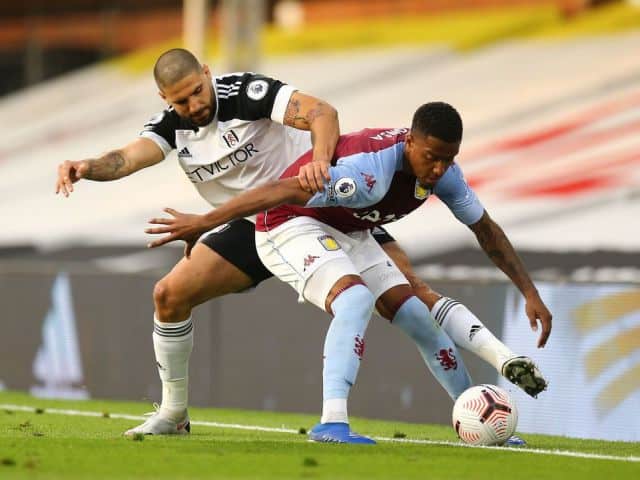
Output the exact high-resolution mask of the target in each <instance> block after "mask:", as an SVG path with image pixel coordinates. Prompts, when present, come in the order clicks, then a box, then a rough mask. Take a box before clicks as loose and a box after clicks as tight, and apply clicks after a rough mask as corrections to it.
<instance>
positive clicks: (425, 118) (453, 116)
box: [411, 102, 462, 143]
mask: <svg viewBox="0 0 640 480" xmlns="http://www.w3.org/2000/svg"><path fill="white" fill-rule="evenodd" d="M411 131H413V132H416V133H419V134H422V135H424V136H425V137H426V136H428V135H431V136H432V137H436V138H437V139H439V140H442V141H444V142H448V143H455V142H460V141H461V140H462V118H461V117H460V114H459V113H458V111H457V110H456V109H455V108H453V107H452V106H451V105H449V104H448V103H445V102H429V103H425V104H424V105H422V106H421V107H420V108H418V110H416V113H414V114H413V121H412V122H411Z"/></svg>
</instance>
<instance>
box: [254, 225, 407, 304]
mask: <svg viewBox="0 0 640 480" xmlns="http://www.w3.org/2000/svg"><path fill="white" fill-rule="evenodd" d="M256 249H257V251H258V255H259V257H260V260H261V261H262V263H263V264H264V265H265V267H267V268H268V269H269V270H270V271H271V272H272V273H273V274H274V275H275V276H276V277H278V278H279V279H280V280H282V281H283V282H286V283H288V284H289V285H291V286H292V287H293V288H294V289H295V290H296V291H297V292H298V295H299V299H298V300H299V301H302V300H303V299H304V300H307V301H308V302H310V303H313V304H314V305H316V306H317V307H319V308H321V309H323V310H324V309H325V308H324V307H325V300H326V298H327V295H328V294H329V291H330V290H331V288H332V287H333V285H334V284H335V283H336V282H337V281H338V280H339V279H340V278H341V277H343V276H345V275H359V276H361V277H362V279H363V280H364V282H365V284H366V285H367V287H368V288H369V290H370V291H371V292H372V293H373V295H374V298H375V299H376V300H377V299H378V297H380V295H382V294H383V293H384V292H386V291H387V290H389V289H390V288H392V287H395V286H397V285H406V284H408V283H409V282H408V280H407V279H406V278H405V276H404V275H403V274H402V272H401V271H400V270H399V269H398V267H396V265H395V264H394V263H393V261H392V260H391V258H389V256H388V255H387V254H386V253H385V251H384V250H383V249H382V247H380V245H379V244H378V242H376V241H375V239H374V238H373V236H372V235H371V233H370V232H369V230H363V231H358V232H352V233H349V234H345V233H342V232H340V231H339V230H336V229H335V228H333V227H330V226H329V225H326V224H324V223H322V222H320V221H318V220H316V219H314V218H310V217H296V218H294V219H292V220H289V221H287V222H285V223H283V224H282V225H279V226H278V227H276V228H274V229H273V230H270V231H269V232H256Z"/></svg>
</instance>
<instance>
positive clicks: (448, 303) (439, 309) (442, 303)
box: [431, 297, 464, 326]
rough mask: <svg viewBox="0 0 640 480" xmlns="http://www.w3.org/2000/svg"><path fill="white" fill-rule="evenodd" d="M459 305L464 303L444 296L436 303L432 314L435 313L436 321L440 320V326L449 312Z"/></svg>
mask: <svg viewBox="0 0 640 480" xmlns="http://www.w3.org/2000/svg"><path fill="white" fill-rule="evenodd" d="M458 305H462V304H461V303H460V302H458V301H457V300H454V299H452V298H449V297H442V298H441V299H440V300H438V301H437V302H436V303H435V305H434V306H433V308H432V309H431V315H433V318H435V319H436V322H438V324H439V325H440V326H443V324H444V323H445V320H446V318H447V315H448V314H449V312H451V310H453V309H454V308H455V307H457V306H458ZM462 306H464V305H462Z"/></svg>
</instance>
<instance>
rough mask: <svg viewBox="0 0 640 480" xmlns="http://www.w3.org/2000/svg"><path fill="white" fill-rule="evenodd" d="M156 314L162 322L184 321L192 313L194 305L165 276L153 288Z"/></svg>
mask: <svg viewBox="0 0 640 480" xmlns="http://www.w3.org/2000/svg"><path fill="white" fill-rule="evenodd" d="M153 303H154V306H155V309H156V316H157V318H158V320H160V321H161V322H182V321H183V320H186V319H187V318H189V315H191V309H192V305H190V304H189V301H188V299H186V298H184V295H183V294H181V292H180V290H179V289H178V288H175V287H174V286H173V284H172V282H171V280H170V279H169V278H168V277H165V278H163V279H162V280H160V281H159V282H158V283H156V286H155V287H154V289H153Z"/></svg>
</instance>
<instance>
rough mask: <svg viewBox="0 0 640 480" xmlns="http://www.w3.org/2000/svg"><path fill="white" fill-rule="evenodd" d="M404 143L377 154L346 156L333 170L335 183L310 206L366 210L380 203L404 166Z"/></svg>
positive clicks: (315, 197)
mask: <svg viewBox="0 0 640 480" xmlns="http://www.w3.org/2000/svg"><path fill="white" fill-rule="evenodd" d="M403 149H404V142H401V143H396V144H393V145H391V146H389V147H387V148H385V149H382V150H377V151H374V152H358V153H356V154H353V155H349V156H346V157H342V158H341V159H340V160H338V162H337V164H336V165H335V166H333V167H330V168H329V173H330V175H331V181H330V182H329V183H328V184H326V183H325V189H324V191H322V192H318V193H316V194H315V195H314V196H313V197H311V198H310V199H309V201H308V202H307V203H306V205H305V206H306V207H336V206H341V207H347V208H363V207H368V206H370V205H374V204H376V203H378V202H379V201H380V200H382V199H383V197H384V196H385V195H386V193H387V191H388V190H389V187H390V186H391V181H392V180H393V175H394V173H395V171H396V169H397V168H400V166H401V165H402V152H403Z"/></svg>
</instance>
